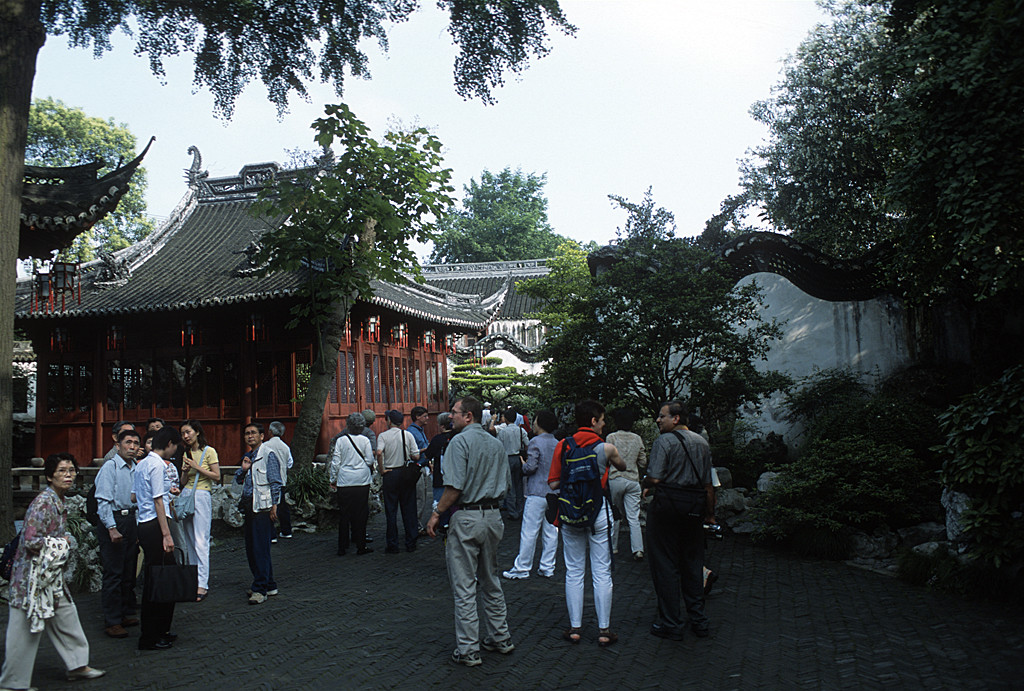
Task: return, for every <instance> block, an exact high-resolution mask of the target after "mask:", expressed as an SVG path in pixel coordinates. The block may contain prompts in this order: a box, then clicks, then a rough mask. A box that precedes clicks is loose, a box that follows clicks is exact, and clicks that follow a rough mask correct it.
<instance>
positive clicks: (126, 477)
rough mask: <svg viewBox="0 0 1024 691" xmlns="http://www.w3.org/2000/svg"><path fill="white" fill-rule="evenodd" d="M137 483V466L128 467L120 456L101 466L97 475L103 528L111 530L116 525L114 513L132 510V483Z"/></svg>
mask: <svg viewBox="0 0 1024 691" xmlns="http://www.w3.org/2000/svg"><path fill="white" fill-rule="evenodd" d="M134 481H135V464H134V463H132V464H131V465H128V463H127V461H125V460H124V459H123V458H121V456H120V455H118V454H116V453H115V454H114V457H113V458H111V459H110V460H109V461H107V462H106V463H104V464H103V465H102V466H100V470H99V472H98V473H96V480H95V484H96V506H97V513H99V515H100V522H101V523H102V524H103V527H104V528H106V529H108V530H109V529H110V528H113V527H115V526H116V524H115V523H114V511H121V510H123V509H130V508H132V507H133V506H135V503H134V502H132V483H133V482H134Z"/></svg>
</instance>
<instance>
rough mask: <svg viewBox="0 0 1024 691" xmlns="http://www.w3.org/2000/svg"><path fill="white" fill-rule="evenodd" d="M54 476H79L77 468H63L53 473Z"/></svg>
mask: <svg viewBox="0 0 1024 691" xmlns="http://www.w3.org/2000/svg"><path fill="white" fill-rule="evenodd" d="M53 474H54V475H78V469H77V468H61V469H60V470H55V471H53Z"/></svg>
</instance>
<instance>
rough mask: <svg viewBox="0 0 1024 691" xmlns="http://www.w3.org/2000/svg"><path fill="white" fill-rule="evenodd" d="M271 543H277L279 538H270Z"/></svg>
mask: <svg viewBox="0 0 1024 691" xmlns="http://www.w3.org/2000/svg"><path fill="white" fill-rule="evenodd" d="M270 544H272V545H276V544H277V538H276V537H274V538H271V539H270Z"/></svg>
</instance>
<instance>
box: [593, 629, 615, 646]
mask: <svg viewBox="0 0 1024 691" xmlns="http://www.w3.org/2000/svg"><path fill="white" fill-rule="evenodd" d="M618 640H619V636H618V635H617V634H614V633H612V630H611V629H599V630H598V632H597V647H598V648H607V647H608V646H610V645H612V644H613V643H615V642H616V641H618Z"/></svg>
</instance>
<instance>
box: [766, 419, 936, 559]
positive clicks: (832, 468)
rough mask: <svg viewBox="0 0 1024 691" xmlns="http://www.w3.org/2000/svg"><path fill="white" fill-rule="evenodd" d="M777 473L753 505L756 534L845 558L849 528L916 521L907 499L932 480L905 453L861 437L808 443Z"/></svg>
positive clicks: (817, 553)
mask: <svg viewBox="0 0 1024 691" xmlns="http://www.w3.org/2000/svg"><path fill="white" fill-rule="evenodd" d="M779 471H780V472H781V475H780V476H779V477H778V478H777V479H776V482H775V483H774V484H773V485H772V487H771V488H770V489H769V490H768V491H767V492H765V493H764V494H763V495H761V497H760V498H759V500H758V503H757V505H756V506H755V508H754V509H753V512H754V519H755V520H756V521H759V522H760V523H762V527H761V528H759V529H758V530H757V531H755V533H754V539H755V540H756V541H759V542H764V543H771V544H779V545H785V546H788V547H792V548H793V549H794V550H796V551H798V552H800V553H802V554H807V555H812V556H818V557H822V558H828V559H844V558H846V557H847V555H848V552H849V542H848V536H849V531H850V529H851V528H858V529H861V530H865V531H868V532H870V531H871V530H873V529H874V528H876V527H879V526H881V525H884V524H889V525H905V524H910V523H913V522H916V521H918V520H920V518H921V516H920V514H919V512H918V511H917V510H915V508H914V504H913V502H912V501H911V498H912V497H914V496H916V495H919V494H923V493H925V491H926V489H925V487H923V485H928V484H930V479H929V476H928V474H927V473H926V472H925V470H924V467H923V464H922V463H921V461H920V459H918V458H917V457H916V456H915V455H914V454H913V453H912V452H911V451H909V450H908V449H905V448H902V447H900V446H897V445H895V444H879V443H877V442H875V441H873V440H871V439H868V438H867V437H864V436H851V437H847V438H844V439H839V440H816V441H813V442H811V443H809V444H808V445H807V446H805V448H804V450H803V453H802V454H801V455H800V457H799V458H797V459H796V460H795V461H793V462H792V463H790V464H789V465H787V466H785V467H783V468H780V469H779ZM934 489H935V488H933V491H934Z"/></svg>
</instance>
